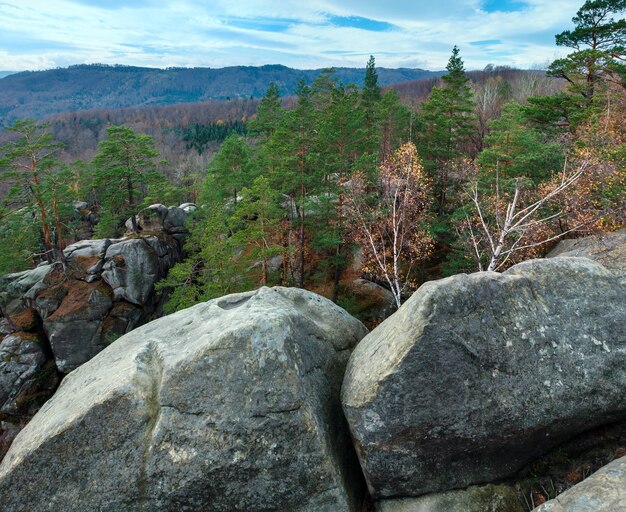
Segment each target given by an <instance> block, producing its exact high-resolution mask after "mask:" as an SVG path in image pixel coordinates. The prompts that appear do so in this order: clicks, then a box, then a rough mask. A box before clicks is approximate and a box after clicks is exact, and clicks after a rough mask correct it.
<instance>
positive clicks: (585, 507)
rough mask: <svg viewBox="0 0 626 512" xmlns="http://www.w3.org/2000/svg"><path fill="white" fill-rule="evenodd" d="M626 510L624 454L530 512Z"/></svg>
mask: <svg viewBox="0 0 626 512" xmlns="http://www.w3.org/2000/svg"><path fill="white" fill-rule="evenodd" d="M623 510H626V457H622V458H621V459H617V460H614V461H613V462H611V463H610V464H607V465H606V466H604V467H603V468H602V469H600V470H599V471H596V472H595V473H594V474H593V475H591V476H590V477H588V478H587V479H585V480H583V481H582V482H581V483H579V484H578V485H575V486H574V487H572V488H571V489H569V490H567V491H565V492H564V493H563V494H560V495H559V496H557V497H556V498H555V499H553V500H550V501H547V502H546V503H544V504H543V505H540V506H539V507H537V508H536V509H534V510H533V512H618V511H623Z"/></svg>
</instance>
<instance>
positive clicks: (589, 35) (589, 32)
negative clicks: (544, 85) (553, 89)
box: [548, 0, 626, 107]
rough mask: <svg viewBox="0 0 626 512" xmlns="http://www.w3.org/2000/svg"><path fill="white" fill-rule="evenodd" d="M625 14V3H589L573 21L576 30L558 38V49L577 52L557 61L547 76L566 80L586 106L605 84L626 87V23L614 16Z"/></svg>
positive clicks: (606, 0) (623, 0)
mask: <svg viewBox="0 0 626 512" xmlns="http://www.w3.org/2000/svg"><path fill="white" fill-rule="evenodd" d="M624 12H626V0H587V1H586V2H585V3H584V4H583V6H582V7H581V8H580V9H579V10H578V12H577V13H576V16H574V18H572V21H573V22H574V25H575V28H574V30H565V31H564V32H561V33H560V34H557V36H556V44H557V45H558V46H565V47H568V48H572V49H573V50H574V51H573V52H572V53H570V54H569V55H568V56H567V57H564V58H561V59H557V60H555V61H554V62H553V63H552V64H551V65H550V67H549V69H548V74H550V75H552V76H556V77H559V78H564V79H565V80H567V81H568V82H569V85H570V92H571V93H572V94H574V95H579V96H582V98H583V104H584V106H586V107H589V106H591V105H592V104H593V102H594V97H595V96H596V93H597V92H598V86H600V85H602V84H603V83H604V82H606V81H609V82H613V83H617V84H620V85H621V86H622V87H624V88H626V65H625V64H624V61H625V60H626V20H625V19H624V18H623V17H622V18H620V19H617V20H615V19H613V18H612V17H611V15H612V14H617V15H619V14H623V13H624Z"/></svg>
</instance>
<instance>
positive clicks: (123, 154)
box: [93, 126, 167, 236]
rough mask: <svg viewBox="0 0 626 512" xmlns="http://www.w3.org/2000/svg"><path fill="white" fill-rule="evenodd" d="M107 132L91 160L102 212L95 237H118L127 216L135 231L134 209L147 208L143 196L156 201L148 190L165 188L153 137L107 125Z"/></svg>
mask: <svg viewBox="0 0 626 512" xmlns="http://www.w3.org/2000/svg"><path fill="white" fill-rule="evenodd" d="M106 133H107V140H103V141H102V142H100V144H99V145H98V153H97V154H96V156H95V157H94V159H93V163H94V165H95V174H94V189H95V191H96V193H97V195H98V199H99V201H100V203H101V204H102V207H103V210H104V213H103V215H101V220H100V223H99V224H98V226H97V228H96V234H97V236H115V235H117V234H118V233H119V229H120V227H121V226H122V225H123V224H124V222H125V220H126V219H128V218H129V217H130V219H131V222H132V229H133V231H135V232H136V231H137V224H136V219H135V214H136V213H137V210H138V209H140V208H141V207H142V206H146V205H145V204H144V199H145V198H146V197H151V198H152V199H153V200H156V199H157V197H155V195H154V194H150V190H151V189H154V187H159V188H161V189H166V188H167V184H166V180H165V177H164V176H163V175H161V174H159V173H158V172H157V169H156V166H157V163H156V158H157V157H158V156H159V153H158V152H157V150H156V148H155V144H154V140H153V139H152V137H150V136H149V135H142V134H138V133H136V132H134V131H133V130H132V129H131V128H128V127H127V126H109V127H108V128H107V130H106Z"/></svg>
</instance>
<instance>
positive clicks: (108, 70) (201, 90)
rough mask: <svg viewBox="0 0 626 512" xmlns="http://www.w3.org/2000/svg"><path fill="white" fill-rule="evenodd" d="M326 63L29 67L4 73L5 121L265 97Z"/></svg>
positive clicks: (393, 74) (355, 75)
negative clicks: (304, 67) (308, 65)
mask: <svg viewBox="0 0 626 512" xmlns="http://www.w3.org/2000/svg"><path fill="white" fill-rule="evenodd" d="M335 69H336V76H337V77H338V78H339V80H341V81H342V82H343V83H344V84H349V83H353V84H356V85H358V86H359V87H360V86H362V85H363V79H364V77H365V69H364V68H335ZM321 71H322V70H321V69H314V70H299V69H292V68H288V67H286V66H282V65H279V64H274V65H265V66H258V67H255V66H232V67H226V68H219V69H214V68H167V69H158V68H142V67H134V66H122V65H115V66H110V65H104V64H81V65H76V66H70V67H69V68H58V69H51V70H46V71H23V72H20V73H15V74H11V75H8V76H5V77H4V78H0V125H6V124H8V123H10V122H12V121H13V120H15V119H24V118H35V119H39V118H42V117H45V116H47V115H50V114H54V113H58V112H67V111H74V110H85V109H92V108H102V109H111V108H123V107H131V106H139V105H155V104H157V105H169V104H174V103H183V102H197V101H207V100H212V99H229V98H230V99H235V98H249V97H255V98H258V97H261V96H263V94H264V93H265V90H266V89H267V86H268V85H269V84H270V82H274V83H276V84H277V85H278V87H279V89H280V92H281V94H283V95H290V94H293V93H294V91H295V88H296V85H297V83H298V81H299V80H300V78H304V79H305V81H306V82H307V83H311V82H313V80H315V78H316V77H317V76H318V75H319V73H320V72H321ZM377 71H378V77H379V83H380V85H381V86H385V85H389V84H396V83H399V82H406V81H409V80H415V79H418V78H428V77H435V76H440V75H442V74H443V72H441V71H426V70H423V69H409V68H398V69H390V68H377Z"/></svg>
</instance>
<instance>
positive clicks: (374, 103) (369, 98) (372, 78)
mask: <svg viewBox="0 0 626 512" xmlns="http://www.w3.org/2000/svg"><path fill="white" fill-rule="evenodd" d="M381 98H382V95H381V92H380V87H379V85H378V73H377V72H376V61H375V60H374V56H373V55H370V58H369V60H368V61H367V66H366V67H365V81H364V84H363V90H362V91H361V109H362V111H363V121H364V122H363V124H364V129H365V147H364V152H366V153H369V154H371V155H375V154H377V153H378V148H379V140H380V134H379V130H378V123H379V118H380V101H381ZM355 114H356V112H355Z"/></svg>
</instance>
